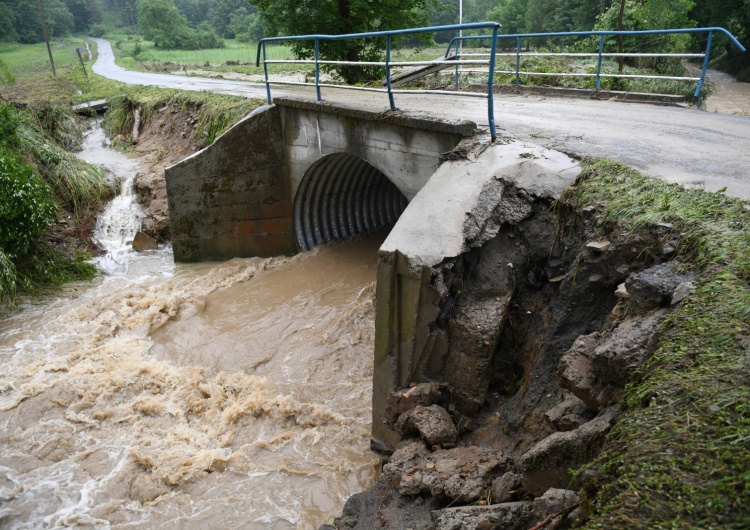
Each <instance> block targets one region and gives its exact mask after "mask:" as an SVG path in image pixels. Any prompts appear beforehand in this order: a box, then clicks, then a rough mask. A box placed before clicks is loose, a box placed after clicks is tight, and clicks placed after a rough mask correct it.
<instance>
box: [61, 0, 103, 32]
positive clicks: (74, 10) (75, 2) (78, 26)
mask: <svg viewBox="0 0 750 530" xmlns="http://www.w3.org/2000/svg"><path fill="white" fill-rule="evenodd" d="M64 2H65V5H66V6H67V7H68V11H70V14H71V15H72V16H73V21H74V26H75V31H86V30H87V29H88V28H89V27H90V26H91V24H94V23H96V22H101V20H102V15H101V13H100V12H99V7H98V6H97V5H96V2H95V1H94V0H64Z"/></svg>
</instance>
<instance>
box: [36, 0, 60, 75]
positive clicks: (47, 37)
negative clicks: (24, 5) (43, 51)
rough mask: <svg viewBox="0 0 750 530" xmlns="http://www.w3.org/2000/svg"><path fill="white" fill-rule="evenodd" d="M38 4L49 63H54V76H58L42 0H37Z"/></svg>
mask: <svg viewBox="0 0 750 530" xmlns="http://www.w3.org/2000/svg"><path fill="white" fill-rule="evenodd" d="M36 6H37V7H38V8H39V20H40V21H41V22H42V32H43V33H44V42H46V43H47V53H48V54H49V64H51V65H52V77H57V70H55V60H54V59H53V58H52V48H50V47H49V35H47V22H45V20H44V13H43V12H42V2H41V0H36Z"/></svg>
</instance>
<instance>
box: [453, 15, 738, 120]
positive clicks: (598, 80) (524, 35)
mask: <svg viewBox="0 0 750 530" xmlns="http://www.w3.org/2000/svg"><path fill="white" fill-rule="evenodd" d="M717 32H718V33H722V34H723V35H725V36H726V37H727V38H728V39H729V41H730V42H731V43H732V44H733V45H734V46H735V47H737V49H739V50H740V51H741V52H745V47H744V46H743V45H742V44H741V43H740V42H739V41H738V40H737V38H736V37H735V36H734V35H732V34H731V33H730V32H729V31H727V30H726V29H724V28H719V27H712V28H681V29H664V30H641V31H572V32H559V33H517V34H513V35H496V36H495V35H466V36H460V37H454V38H453V39H451V41H450V42H449V43H448V47H447V49H446V52H445V57H448V54H449V53H450V52H451V48H453V47H455V50H456V55H457V56H458V55H459V43H461V42H464V41H468V40H487V39H493V50H494V49H495V47H496V41H497V40H498V39H500V40H504V39H515V41H516V42H515V44H516V52H515V57H516V69H515V72H503V73H511V74H514V75H515V83H516V84H517V85H520V84H521V77H520V75H521V56H522V55H526V56H534V55H537V56H539V55H558V56H578V57H581V56H586V57H597V69H596V74H583V73H579V74H559V73H558V74H556V73H549V72H546V73H545V74H544V75H552V76H554V75H576V76H580V77H596V90H597V91H598V90H601V78H602V77H635V78H644V79H684V80H688V81H698V85H697V87H696V89H695V94H694V97H695V98H696V99H697V100H698V106H700V104H701V101H700V93H701V89H702V88H703V84H704V82H705V79H706V70H707V69H708V63H709V56H710V53H711V46H712V44H713V36H714V33H717ZM689 33H707V34H708V39H707V40H708V42H707V44H706V51H705V52H704V53H701V54H668V53H661V54H659V53H604V39H605V38H606V37H616V36H620V35H622V36H634V35H670V34H689ZM590 36H598V37H599V51H598V53H548V54H533V53H521V40H522V39H527V38H535V37H541V38H551V37H590ZM492 53H494V54H497V52H496V51H494V52H492ZM480 55H481V54H480ZM511 55H512V54H511ZM603 57H699V58H702V59H703V68H702V69H701V75H700V77H699V78H692V77H684V78H676V77H669V76H639V75H623V74H603V73H602V58H603ZM529 73H530V72H526V74H529ZM458 77H459V70H458V65H456V71H455V84H456V88H458Z"/></svg>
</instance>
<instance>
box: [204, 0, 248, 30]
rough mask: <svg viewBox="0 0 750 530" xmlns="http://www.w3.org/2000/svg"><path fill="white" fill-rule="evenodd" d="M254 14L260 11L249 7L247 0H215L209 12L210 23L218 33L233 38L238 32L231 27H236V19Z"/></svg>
mask: <svg viewBox="0 0 750 530" xmlns="http://www.w3.org/2000/svg"><path fill="white" fill-rule="evenodd" d="M253 13H256V14H257V13H258V10H257V9H256V8H255V7H253V6H251V5H249V4H248V2H247V0H214V1H213V3H212V4H211V8H210V9H209V10H208V22H209V23H210V24H211V27H212V28H214V30H215V31H216V33H218V34H219V35H221V36H222V37H227V38H232V37H234V36H235V34H236V32H235V31H234V29H230V26H233V25H235V24H234V23H235V19H236V18H237V17H238V16H246V15H248V14H253Z"/></svg>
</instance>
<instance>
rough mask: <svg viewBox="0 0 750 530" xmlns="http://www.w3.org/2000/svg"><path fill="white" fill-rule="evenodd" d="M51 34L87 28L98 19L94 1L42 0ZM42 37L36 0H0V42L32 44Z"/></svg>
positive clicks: (99, 19) (98, 15)
mask: <svg viewBox="0 0 750 530" xmlns="http://www.w3.org/2000/svg"><path fill="white" fill-rule="evenodd" d="M41 5H42V10H43V12H44V18H45V21H46V23H47V30H48V32H49V35H50V37H60V36H62V35H67V34H69V33H71V32H73V31H86V30H87V29H88V28H89V26H90V25H91V24H94V23H97V22H100V21H101V12H100V11H99V6H98V4H97V1H96V0H41ZM43 39H44V34H43V32H42V24H41V22H40V20H39V9H38V7H37V1H36V0H0V41H6V42H20V43H23V44H33V43H35V42H41V41H42V40H43Z"/></svg>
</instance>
